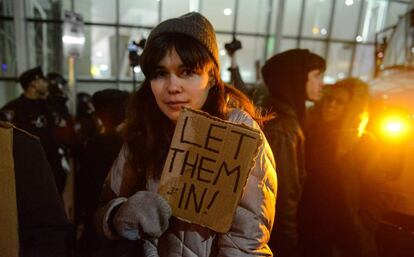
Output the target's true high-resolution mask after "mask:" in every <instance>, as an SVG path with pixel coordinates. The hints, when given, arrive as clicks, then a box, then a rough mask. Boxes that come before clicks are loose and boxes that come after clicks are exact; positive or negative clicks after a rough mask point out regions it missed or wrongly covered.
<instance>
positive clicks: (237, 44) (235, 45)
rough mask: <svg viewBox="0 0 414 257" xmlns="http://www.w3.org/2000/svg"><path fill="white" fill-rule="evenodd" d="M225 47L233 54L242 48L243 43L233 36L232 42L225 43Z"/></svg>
mask: <svg viewBox="0 0 414 257" xmlns="http://www.w3.org/2000/svg"><path fill="white" fill-rule="evenodd" d="M224 48H226V50H227V52H228V53H229V55H233V54H234V53H235V52H236V51H237V50H239V49H241V48H242V44H241V42H240V41H239V40H237V39H236V38H233V40H232V41H231V42H230V43H227V44H225V45H224Z"/></svg>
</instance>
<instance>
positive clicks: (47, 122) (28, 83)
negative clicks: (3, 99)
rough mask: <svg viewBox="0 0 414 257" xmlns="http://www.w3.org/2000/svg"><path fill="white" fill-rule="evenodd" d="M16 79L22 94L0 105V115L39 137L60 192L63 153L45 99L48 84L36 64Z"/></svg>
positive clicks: (62, 174) (52, 111)
mask: <svg viewBox="0 0 414 257" xmlns="http://www.w3.org/2000/svg"><path fill="white" fill-rule="evenodd" d="M19 82H20V84H21V86H22V88H23V90H24V92H23V94H22V95H21V96H20V97H19V98H17V99H15V100H12V101H10V102H9V103H7V104H6V105H5V106H4V107H2V108H1V110H0V112H1V113H2V115H1V116H3V117H4V118H5V119H6V121H9V122H11V123H13V124H14V125H15V126H16V127H18V128H21V129H23V130H25V131H27V132H29V133H31V134H33V135H35V136H37V137H39V139H40V143H41V144H42V146H43V149H44V150H45V152H46V156H47V160H48V161H49V164H50V167H51V168H52V171H53V175H54V178H55V182H56V186H57V188H58V192H59V193H60V194H61V193H62V192H63V189H64V187H65V182H66V170H65V168H64V166H62V165H63V163H62V158H63V155H62V154H61V153H60V152H61V151H59V144H58V142H57V140H56V137H55V132H56V130H55V128H56V123H55V121H56V119H55V117H56V113H54V110H53V108H52V107H51V106H50V105H49V104H48V103H47V101H46V99H47V97H48V95H49V91H48V87H49V84H48V82H47V80H46V78H45V77H44V75H43V71H42V69H41V68H40V67H36V68H33V69H30V70H27V71H25V72H23V73H22V74H21V75H20V77H19Z"/></svg>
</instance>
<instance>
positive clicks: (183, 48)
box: [125, 34, 269, 183]
mask: <svg viewBox="0 0 414 257" xmlns="http://www.w3.org/2000/svg"><path fill="white" fill-rule="evenodd" d="M173 48H174V49H175V50H176V52H177V53H178V55H179V56H180V58H181V60H182V62H183V64H184V65H185V66H186V67H189V68H191V69H195V70H200V69H205V68H206V67H210V74H211V76H212V77H213V78H214V80H215V85H214V86H213V87H212V88H211V89H210V90H209V94H208V96H207V99H206V102H205V104H204V106H203V107H202V110H203V111H205V112H208V113H209V114H210V115H213V116H216V117H219V118H222V119H225V118H226V116H227V114H228V109H229V107H238V108H241V109H243V110H244V111H246V112H247V113H249V114H250V115H251V116H252V118H253V119H255V120H256V121H257V122H258V123H259V124H261V123H262V121H265V120H267V119H269V117H262V116H261V115H260V113H259V112H258V111H257V110H256V108H255V107H254V105H253V104H252V103H251V101H250V100H249V99H248V98H247V97H246V96H245V95H244V94H243V93H241V92H240V91H239V90H237V89H236V88H234V87H232V86H230V85H227V84H225V83H224V82H223V81H222V80H221V78H220V72H219V68H218V67H217V66H216V65H215V64H214V61H213V58H212V56H211V55H210V54H209V52H208V51H207V50H206V49H205V48H204V47H203V46H202V45H201V44H199V43H198V42H197V41H195V40H194V39H192V38H190V37H188V36H185V35H181V34H162V35H160V36H159V37H157V38H154V39H153V40H152V41H151V44H150V45H146V46H145V50H144V52H143V54H142V56H141V62H140V63H141V69H142V71H143V73H144V74H145V77H146V79H145V81H144V82H143V84H142V86H141V88H140V89H139V90H138V91H136V92H135V93H133V95H132V98H131V101H130V103H129V106H128V108H127V122H126V131H125V141H126V145H127V147H128V150H129V162H130V164H131V166H132V167H133V168H134V170H135V171H137V172H138V174H139V177H140V180H141V181H140V182H141V183H145V182H143V181H145V180H146V178H147V176H150V177H153V178H159V177H160V175H161V172H162V168H163V164H164V161H165V158H166V156H167V153H168V149H169V145H170V142H171V139H172V135H173V132H174V128H175V124H174V123H173V122H172V121H171V120H169V119H168V118H167V117H166V116H165V115H164V114H163V113H162V111H161V110H160V109H159V107H158V105H157V103H156V101H155V97H154V95H153V93H152V91H151V79H152V78H154V77H155V73H154V72H155V71H156V67H157V66H158V64H159V62H160V61H161V60H162V59H163V58H164V56H165V55H166V54H167V53H168V52H169V51H170V50H171V49H173Z"/></svg>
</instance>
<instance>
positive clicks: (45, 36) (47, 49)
mask: <svg viewBox="0 0 414 257" xmlns="http://www.w3.org/2000/svg"><path fill="white" fill-rule="evenodd" d="M27 41H28V42H30V43H29V44H28V55H29V56H28V57H29V67H34V66H37V65H41V66H42V68H43V71H44V72H45V73H47V72H52V71H53V72H59V73H61V72H62V65H63V62H64V61H65V60H64V57H63V49H62V25H61V24H59V23H48V22H28V23H27Z"/></svg>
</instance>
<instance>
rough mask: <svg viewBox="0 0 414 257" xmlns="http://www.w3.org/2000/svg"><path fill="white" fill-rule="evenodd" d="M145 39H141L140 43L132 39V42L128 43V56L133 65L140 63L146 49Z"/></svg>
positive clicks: (130, 63)
mask: <svg viewBox="0 0 414 257" xmlns="http://www.w3.org/2000/svg"><path fill="white" fill-rule="evenodd" d="M145 41H146V40H145V39H141V40H140V41H139V42H138V43H136V42H135V41H132V43H131V44H129V45H128V52H129V55H128V58H129V65H130V66H131V67H135V66H138V65H139V57H140V54H141V52H142V50H143V49H144V46H145Z"/></svg>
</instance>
